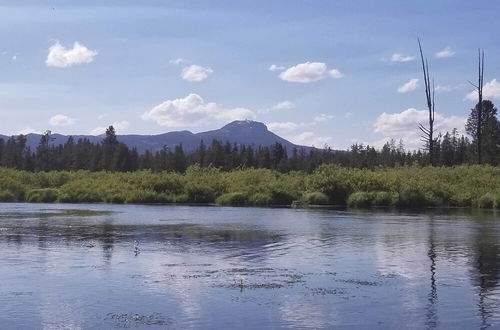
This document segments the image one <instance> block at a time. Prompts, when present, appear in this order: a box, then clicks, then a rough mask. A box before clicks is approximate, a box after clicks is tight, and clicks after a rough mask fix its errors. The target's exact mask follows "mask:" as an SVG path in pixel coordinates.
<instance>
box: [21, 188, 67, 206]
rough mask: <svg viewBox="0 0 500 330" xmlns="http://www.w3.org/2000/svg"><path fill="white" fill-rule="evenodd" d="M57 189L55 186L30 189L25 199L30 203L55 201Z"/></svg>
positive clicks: (57, 193)
mask: <svg viewBox="0 0 500 330" xmlns="http://www.w3.org/2000/svg"><path fill="white" fill-rule="evenodd" d="M58 197H59V191H58V190H57V189H56V188H42V189H32V190H30V191H29V192H28V195H27V196H26V201H27V202H30V203H53V202H55V201H57V199H58Z"/></svg>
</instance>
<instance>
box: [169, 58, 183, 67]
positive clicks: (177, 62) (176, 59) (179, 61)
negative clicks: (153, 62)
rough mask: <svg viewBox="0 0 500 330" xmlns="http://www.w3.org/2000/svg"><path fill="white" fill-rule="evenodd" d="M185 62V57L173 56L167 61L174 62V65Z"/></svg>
mask: <svg viewBox="0 0 500 330" xmlns="http://www.w3.org/2000/svg"><path fill="white" fill-rule="evenodd" d="M186 62H187V61H186V60H185V59H183V58H182V57H178V58H173V59H171V60H169V61H168V63H170V64H174V65H179V64H184V63H186Z"/></svg>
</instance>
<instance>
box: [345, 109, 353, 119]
mask: <svg viewBox="0 0 500 330" xmlns="http://www.w3.org/2000/svg"><path fill="white" fill-rule="evenodd" d="M352 115H353V113H352V112H349V111H347V112H346V113H344V117H345V119H350V118H351V117H352Z"/></svg>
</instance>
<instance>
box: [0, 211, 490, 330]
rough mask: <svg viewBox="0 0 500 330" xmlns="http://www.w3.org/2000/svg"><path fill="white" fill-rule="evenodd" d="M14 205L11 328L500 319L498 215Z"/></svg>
mask: <svg viewBox="0 0 500 330" xmlns="http://www.w3.org/2000/svg"><path fill="white" fill-rule="evenodd" d="M2 207H3V208H4V210H3V211H2V212H0V248H1V249H2V251H3V253H2V257H1V258H0V278H2V282H3V285H2V286H0V322H1V324H5V325H6V326H8V328H12V325H19V326H20V327H22V328H26V329H38V328H47V329H49V328H58V327H59V328H82V329H86V328H110V327H111V328H112V327H116V326H118V327H122V326H124V324H126V325H127V326H130V327H134V328H135V327H137V328H147V329H149V328H155V327H157V328H164V327H165V326H167V325H168V326H170V325H171V326H173V327H176V328H221V327H232V328H234V327H242V328H256V327H265V328H267V327H287V328H289V327H292V328H315V329H316V328H332V327H355V328H360V329H398V328H401V324H407V325H408V327H410V328H427V329H447V328H457V327H462V328H482V329H487V328H495V327H498V326H499V314H498V312H497V311H498V310H499V307H500V306H499V300H498V297H499V295H498V294H499V279H500V246H499V242H500V241H499V238H500V225H499V223H498V222H497V221H498V220H497V219H496V218H495V217H496V215H495V214H493V213H487V212H481V213H477V214H472V213H465V214H464V213H463V211H446V212H445V213H443V212H441V213H440V212H439V211H438V210H434V211H432V212H431V213H429V214H424V215H422V214H416V213H414V212H409V213H405V212H399V213H388V212H387V211H385V212H375V213H374V212H371V213H367V212H355V213H350V212H346V211H334V210H314V211H307V210H288V209H274V210H273V209H245V208H241V209H238V208H189V207H148V206H107V205H100V206H57V207H54V206H44V205H41V206H38V205H29V204H22V205H16V204H11V205H5V204H3V205H2ZM88 209H91V210H88ZM460 212H462V213H460ZM134 242H137V243H134ZM136 246H139V247H140V253H135V252H136V250H135V247H136ZM255 315H259V317H255ZM20 320H22V321H20ZM9 326H10V327H9Z"/></svg>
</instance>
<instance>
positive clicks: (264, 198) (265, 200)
mask: <svg viewBox="0 0 500 330" xmlns="http://www.w3.org/2000/svg"><path fill="white" fill-rule="evenodd" d="M248 204H249V205H252V206H268V205H270V204H271V195H270V194H269V193H255V194H253V195H251V196H250V198H249V199H248Z"/></svg>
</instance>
